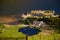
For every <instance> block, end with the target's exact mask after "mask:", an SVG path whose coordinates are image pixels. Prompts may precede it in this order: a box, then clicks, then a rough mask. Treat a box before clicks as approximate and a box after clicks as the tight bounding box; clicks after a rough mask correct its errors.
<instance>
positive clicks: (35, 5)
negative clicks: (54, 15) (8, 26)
mask: <svg viewBox="0 0 60 40" xmlns="http://www.w3.org/2000/svg"><path fill="white" fill-rule="evenodd" d="M35 9H39V10H55V11H56V12H58V13H60V0H1V1H0V15H10V14H11V15H12V14H18V13H21V12H27V11H30V10H35Z"/></svg>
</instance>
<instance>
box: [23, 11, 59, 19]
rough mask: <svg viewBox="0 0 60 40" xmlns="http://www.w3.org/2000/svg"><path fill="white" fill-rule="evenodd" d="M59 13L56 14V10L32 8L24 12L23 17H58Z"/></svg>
mask: <svg viewBox="0 0 60 40" xmlns="http://www.w3.org/2000/svg"><path fill="white" fill-rule="evenodd" d="M58 16H59V15H55V11H54V10H32V11H30V12H29V13H27V14H26V15H25V14H22V17H24V18H27V17H36V18H43V17H45V18H50V17H58Z"/></svg>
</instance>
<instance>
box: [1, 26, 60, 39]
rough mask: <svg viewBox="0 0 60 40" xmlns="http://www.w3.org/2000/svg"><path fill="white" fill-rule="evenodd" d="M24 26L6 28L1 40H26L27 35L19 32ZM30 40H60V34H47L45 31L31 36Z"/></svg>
mask: <svg viewBox="0 0 60 40" xmlns="http://www.w3.org/2000/svg"><path fill="white" fill-rule="evenodd" d="M22 27H24V25H23V26H5V28H3V31H2V33H0V40H26V35H25V34H23V33H21V32H18V29H19V28H22ZM28 40H60V34H58V33H52V34H46V33H44V31H42V32H41V33H39V34H37V35H33V36H29V37H28Z"/></svg>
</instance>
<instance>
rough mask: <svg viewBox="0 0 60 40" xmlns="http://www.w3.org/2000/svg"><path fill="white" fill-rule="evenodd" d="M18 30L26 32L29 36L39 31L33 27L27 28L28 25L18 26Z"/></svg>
mask: <svg viewBox="0 0 60 40" xmlns="http://www.w3.org/2000/svg"><path fill="white" fill-rule="evenodd" d="M18 32H22V33H23V34H28V35H29V36H31V35H35V34H38V33H39V32H41V30H38V29H35V28H29V27H24V28H20V29H19V30H18Z"/></svg>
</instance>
